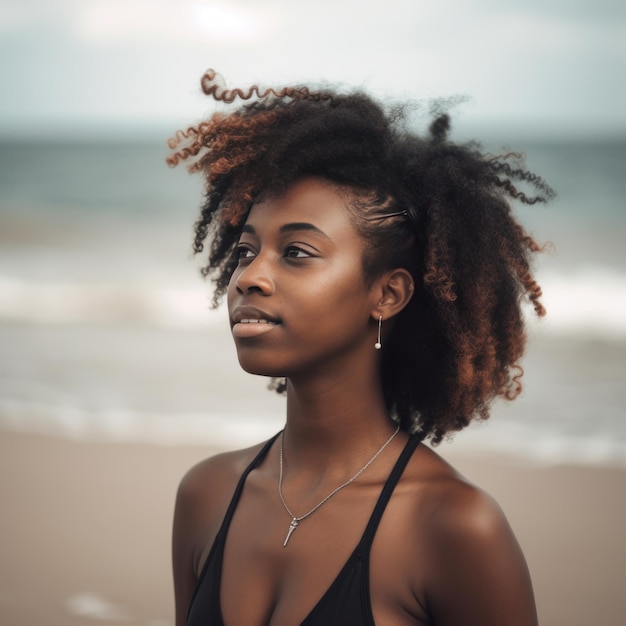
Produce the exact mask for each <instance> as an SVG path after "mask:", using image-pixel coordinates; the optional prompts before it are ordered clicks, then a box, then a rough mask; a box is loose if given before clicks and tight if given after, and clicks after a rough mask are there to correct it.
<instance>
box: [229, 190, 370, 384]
mask: <svg viewBox="0 0 626 626" xmlns="http://www.w3.org/2000/svg"><path fill="white" fill-rule="evenodd" d="M363 251H364V242H363V240H362V238H361V236H360V235H359V234H358V233H357V232H356V230H355V229H354V227H353V225H352V223H351V221H350V214H349V210H348V208H347V207H346V204H345V200H344V199H343V198H342V197H341V196H340V195H339V194H338V193H337V191H336V188H335V187H333V185H332V184H331V183H329V182H328V181H325V180H323V179H318V178H306V179H303V180H300V181H298V182H297V183H295V184H294V185H293V186H291V187H290V188H289V189H288V190H287V191H286V192H285V193H284V194H282V195H281V196H278V197H274V198H268V199H266V200H264V201H262V202H259V203H257V204H255V205H254V206H253V207H252V209H251V211H250V214H249V216H248V219H247V221H246V223H245V225H244V227H243V232H242V235H241V239H240V242H239V249H238V256H239V265H238V266H237V268H236V269H235V272H234V273H233V275H232V277H231V280H230V284H229V287H228V308H229V312H230V320H231V328H232V333H233V337H234V339H235V344H236V346H237V354H238V357H239V362H240V363H241V366H242V367H243V369H245V370H246V371H248V372H250V373H253V374H261V375H265V376H287V377H290V378H292V379H293V378H294V377H296V376H300V375H306V374H307V373H315V372H316V371H320V372H325V373H328V374H331V375H332V372H334V371H341V368H342V367H350V364H351V363H354V361H351V359H355V358H356V359H360V358H364V357H365V356H366V355H369V357H370V358H372V355H373V353H374V348H373V345H374V342H375V340H376V339H375V333H376V322H375V320H373V318H372V316H371V314H372V311H373V310H374V308H375V306H376V301H377V298H376V296H375V290H374V289H373V288H371V287H368V286H367V285H366V282H365V279H364V276H363V269H362V258H363Z"/></svg>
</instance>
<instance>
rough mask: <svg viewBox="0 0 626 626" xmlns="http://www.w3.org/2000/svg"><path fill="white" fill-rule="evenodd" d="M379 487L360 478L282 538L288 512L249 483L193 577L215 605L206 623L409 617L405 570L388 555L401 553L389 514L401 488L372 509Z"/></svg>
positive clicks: (345, 624)
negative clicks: (202, 576)
mask: <svg viewBox="0 0 626 626" xmlns="http://www.w3.org/2000/svg"><path fill="white" fill-rule="evenodd" d="M379 491H380V490H379V489H378V490H377V489H368V487H367V485H362V486H360V487H356V488H355V489H354V490H353V491H352V493H347V494H342V495H341V497H339V494H338V497H337V498H336V500H335V502H332V505H331V503H330V502H329V503H328V506H326V505H325V506H323V507H320V509H319V510H317V511H316V512H315V513H314V514H312V515H311V516H309V517H307V518H305V519H304V520H302V521H301V522H300V523H299V524H298V526H297V528H296V529H295V530H293V529H292V531H291V535H290V538H289V542H288V544H287V546H284V542H285V538H286V536H287V534H288V533H289V527H290V522H291V517H290V516H289V514H288V513H287V512H286V511H285V510H284V507H283V506H282V504H281V502H280V500H279V499H278V497H276V498H273V497H272V496H271V494H268V493H266V492H264V491H263V490H262V489H259V490H258V493H256V492H257V488H256V487H255V485H254V483H253V482H252V483H251V485H250V488H249V489H247V490H246V491H245V492H244V494H243V497H242V498H241V500H240V501H239V502H238V504H237V508H236V509H235V511H234V514H233V516H232V519H231V520H230V523H229V524H228V527H227V528H226V529H225V530H226V532H222V536H221V537H218V541H217V542H216V546H214V550H213V552H212V554H211V559H212V560H213V562H212V563H209V566H210V567H209V568H207V569H208V570H209V580H208V581H203V582H204V584H203V586H204V589H203V590H202V595H203V597H204V598H205V599H206V598H209V597H210V598H212V600H211V603H212V605H213V606H212V607H210V610H215V608H216V606H217V610H215V612H214V619H215V624H218V625H221V624H227V625H229V626H230V625H232V624H236V625H238V626H282V625H289V626H293V625H294V624H302V625H303V626H317V624H324V626H329V625H330V624H342V626H350V624H352V623H354V624H358V625H360V626H361V625H369V626H373V625H374V624H394V625H397V626H403V625H404V624H407V625H408V624H414V623H415V622H414V621H411V620H408V619H407V618H408V613H407V611H406V610H405V608H404V607H405V605H406V606H408V605H409V604H410V603H411V602H412V594H411V585H410V582H409V576H407V575H406V574H407V573H406V572H404V573H402V571H401V570H403V569H404V567H405V565H404V564H403V563H401V562H400V559H399V558H396V557H397V556H398V555H399V554H403V552H404V549H403V548H404V547H403V546H402V545H400V543H399V542H398V541H397V539H398V537H397V528H398V524H397V523H394V522H398V516H402V515H403V512H402V509H403V506H402V496H401V495H399V496H398V497H397V498H393V499H392V501H391V502H390V503H389V504H387V506H385V507H381V508H380V509H379V510H376V503H377V498H378V495H379ZM373 511H374V513H373ZM294 512H295V513H296V514H297V513H298V511H294ZM394 555H395V556H394ZM372 563H373V564H374V567H373V568H372V567H371V564H372ZM198 595H200V594H198ZM340 616H341V618H340ZM329 620H330V621H329ZM337 620H339V621H337ZM350 620H354V621H350ZM203 623H204V624H206V623H207V622H206V621H204V622H203ZM208 623H213V622H211V621H209V622H208ZM190 624H191V622H190Z"/></svg>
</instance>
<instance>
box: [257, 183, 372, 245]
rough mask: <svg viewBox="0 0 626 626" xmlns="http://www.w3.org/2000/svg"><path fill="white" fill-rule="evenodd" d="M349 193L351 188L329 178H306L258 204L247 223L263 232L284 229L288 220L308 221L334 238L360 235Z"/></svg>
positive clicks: (291, 221) (293, 221)
mask: <svg viewBox="0 0 626 626" xmlns="http://www.w3.org/2000/svg"><path fill="white" fill-rule="evenodd" d="M348 195H349V192H348V191H347V190H343V189H341V188H339V187H338V186H337V185H334V184H333V183H331V182H330V181H327V180H325V179H322V178H304V179H302V180H299V181H297V182H296V183H294V184H293V185H291V186H290V187H289V188H288V189H287V190H286V191H285V192H283V193H281V194H279V195H269V196H268V197H265V198H263V199H262V200H261V201H259V202H257V203H255V204H254V205H253V206H252V209H251V210H250V213H249V215H248V218H247V220H246V224H249V225H251V226H253V227H254V229H255V231H259V230H260V229H261V230H262V229H270V230H271V229H273V228H280V227H281V226H283V225H284V224H288V223H296V222H297V223H306V224H311V225H313V226H315V227H316V228H317V229H319V230H321V231H322V232H324V233H325V234H326V235H327V236H328V237H329V238H331V239H336V238H338V237H358V234H357V232H356V230H355V228H354V226H353V224H352V219H351V212H350V209H349V205H348ZM358 238H359V239H360V237H358Z"/></svg>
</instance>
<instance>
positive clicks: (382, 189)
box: [167, 70, 554, 444]
mask: <svg viewBox="0 0 626 626" xmlns="http://www.w3.org/2000/svg"><path fill="white" fill-rule="evenodd" d="M201 84H202V89H203V91H204V93H205V94H207V95H208V96H211V97H212V98H213V99H214V100H216V101H219V102H221V103H224V104H226V105H229V104H232V103H233V102H234V101H236V100H237V99H239V100H241V101H243V102H242V104H240V105H239V106H237V107H235V108H234V110H230V111H229V110H228V107H226V106H225V107H222V109H223V110H220V111H218V112H216V113H214V114H213V115H212V116H211V117H210V119H208V120H207V121H203V122H200V123H199V124H197V125H196V126H192V127H190V128H188V129H187V130H186V131H178V133H177V134H176V136H175V137H174V138H172V139H170V141H169V146H170V148H171V149H172V150H173V151H174V152H173V153H172V154H171V155H170V156H169V157H168V159H167V162H168V164H169V165H171V166H174V165H176V164H178V163H179V162H180V161H188V162H189V169H190V171H193V172H202V174H203V175H204V177H205V181H206V191H205V201H204V204H203V206H202V210H201V215H200V218H199V219H198V221H197V222H196V224H195V239H194V246H193V247H194V251H195V252H196V253H199V252H202V251H203V250H204V246H205V241H206V239H207V238H209V239H210V248H209V252H208V263H207V264H206V266H205V267H204V268H203V269H202V270H201V271H202V274H203V276H205V277H209V278H211V279H212V280H213V281H214V283H215V290H214V299H213V301H214V305H217V304H218V303H219V301H220V299H221V298H222V296H223V295H224V293H225V291H226V289H227V286H228V282H229V279H230V276H231V274H232V272H233V270H234V268H235V266H236V264H237V259H236V254H235V250H236V247H237V243H238V240H239V235H240V231H241V227H242V225H243V223H244V222H245V220H246V217H247V214H248V212H249V211H250V208H251V206H252V204H253V203H254V202H255V199H258V198H259V197H260V195H261V194H267V193H271V194H276V193H281V191H284V190H286V189H287V188H288V187H289V186H290V185H291V184H293V183H294V182H295V181H297V180H298V179H300V178H303V177H305V176H318V177H323V178H325V179H327V180H329V181H332V182H333V183H335V184H336V185H337V186H338V188H340V189H342V190H343V191H344V193H345V194H346V198H347V200H348V204H349V207H350V211H351V216H352V219H353V223H354V225H355V227H356V229H357V230H358V231H359V232H360V234H361V235H362V237H363V238H364V240H365V242H366V252H365V255H364V258H363V271H364V276H365V279H366V280H371V279H372V278H374V277H376V276H377V275H378V274H379V272H382V271H384V270H387V269H391V268H393V267H404V268H406V269H407V270H409V271H410V272H411V274H412V275H413V278H414V280H415V294H414V297H413V298H412V300H411V302H410V303H409V304H408V306H407V307H406V308H405V309H404V310H403V311H402V312H401V313H400V314H399V315H398V316H397V318H396V322H395V324H394V326H393V330H392V331H391V334H390V336H389V337H388V338H387V340H386V344H385V350H384V353H383V355H382V359H383V361H382V384H383V390H384V394H385V400H386V403H387V407H388V409H389V411H390V413H391V414H392V415H393V416H394V418H395V419H396V420H398V421H399V423H400V426H401V427H402V428H403V429H404V430H407V431H415V430H420V431H422V432H423V433H424V435H425V436H427V437H430V438H431V440H432V442H433V443H434V444H436V443H439V442H440V441H441V439H442V438H443V437H444V436H445V435H446V434H447V433H451V432H453V431H457V430H461V429H462V428H464V427H465V426H467V425H468V424H469V422H470V421H471V420H472V419H486V418H487V417H488V416H489V407H490V404H491V402H492V400H493V399H494V398H495V397H497V396H502V397H505V398H507V399H513V398H515V397H516V396H517V395H518V394H519V393H520V391H521V382H520V379H521V376H522V373H523V370H522V368H521V367H520V365H519V360H520V358H521V356H522V354H523V351H524V347H525V342H526V337H525V331H524V321H523V315H522V308H521V304H522V301H523V300H524V299H527V300H529V301H530V303H531V304H532V306H533V307H534V310H535V311H536V313H537V315H539V316H542V315H544V314H545V310H544V307H543V306H542V304H541V302H540V296H541V289H540V287H539V285H538V284H537V282H536V281H535V279H534V278H533V275H532V272H531V269H530V257H531V253H534V252H538V251H539V250H540V247H539V245H538V244H537V243H536V242H535V241H534V239H533V238H532V237H531V236H530V235H528V234H527V233H526V231H525V230H524V228H523V227H522V226H521V225H520V224H519V223H518V222H517V221H516V220H515V218H514V217H513V215H512V213H511V204H512V203H513V202H514V201H518V202H521V203H524V204H534V203H536V202H546V201H547V200H548V199H550V198H551V197H552V196H553V195H554V193H553V191H552V190H551V189H550V187H549V186H548V185H547V184H546V183H545V182H544V181H543V180H542V179H541V178H539V177H538V176H536V175H534V174H532V173H530V172H528V171H527V170H526V169H525V168H524V165H523V155H520V154H518V153H507V154H503V155H500V156H493V155H490V154H486V153H485V152H484V151H483V150H482V148H481V146H480V144H478V143H476V142H470V143H465V144H458V143H453V142H451V141H450V140H449V139H448V131H449V126H450V120H449V117H448V116H447V115H446V114H439V115H438V116H436V117H435V119H434V120H433V121H432V123H431V125H430V128H429V132H428V134H426V135H424V136H421V135H418V134H416V133H414V132H412V131H411V130H410V129H409V128H408V123H407V120H406V115H405V108H403V107H402V106H394V107H388V108H385V107H384V106H382V105H381V104H379V103H377V102H376V101H374V100H373V99H372V98H371V97H370V96H368V95H366V94H364V93H361V92H354V93H346V94H344V93H338V92H336V91H333V90H331V89H320V90H314V89H310V88H308V87H304V86H298V87H285V88H282V89H273V88H269V89H264V90H261V89H260V88H259V87H258V86H256V85H255V86H253V87H251V88H249V89H248V90H246V91H243V90H241V89H232V90H227V89H225V88H224V85H223V81H222V79H221V77H220V76H219V75H218V74H216V72H214V71H213V70H209V71H208V72H206V74H205V75H204V76H203V77H202V83H201ZM519 184H524V185H525V186H526V187H527V188H530V189H533V190H534V191H533V193H534V195H532V194H530V193H525V192H524V191H522V190H521V189H519V187H518V185H519ZM274 387H275V388H276V387H277V388H278V390H279V391H281V390H284V384H278V385H275V386H274Z"/></svg>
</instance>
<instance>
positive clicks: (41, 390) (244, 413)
mask: <svg viewBox="0 0 626 626" xmlns="http://www.w3.org/2000/svg"><path fill="white" fill-rule="evenodd" d="M514 147H515V148H516V149H521V150H523V151H525V152H526V154H527V163H528V166H529V168H530V169H532V170H534V171H536V172H537V173H539V174H540V175H542V176H543V177H544V178H545V179H546V180H547V181H548V182H549V183H550V184H551V185H552V186H553V187H554V188H555V189H556V191H557V192H558V194H559V195H558V198H557V199H556V200H555V201H554V202H552V203H551V204H550V205H549V206H547V207H543V206H540V205H536V206H531V207H519V208H518V216H519V217H520V219H521V220H522V222H524V223H525V224H526V225H527V226H528V228H529V229H530V230H531V232H532V233H533V234H534V235H535V236H536V238H537V239H538V240H540V241H542V242H552V244H553V246H552V250H551V251H550V252H546V253H544V254H542V255H541V256H540V258H539V259H538V262H537V276H538V279H539V282H540V284H541V285H542V287H543V290H544V294H545V295H544V299H543V300H544V303H545V305H546V307H547V309H548V316H547V318H545V319H544V320H541V321H538V322H536V321H534V320H533V319H532V316H529V318H531V319H529V329H530V342H529V346H528V351H527V356H526V357H525V359H524V362H523V365H524V368H525V371H526V374H525V377H524V392H523V394H522V396H521V397H520V398H518V399H517V400H516V401H514V402H512V403H509V402H506V401H502V402H497V403H496V404H495V405H494V408H493V411H492V418H491V419H490V420H488V421H487V422H485V423H482V424H478V425H476V426H472V427H470V428H469V429H467V430H466V431H463V432H462V433H459V434H457V435H456V436H455V437H454V440H453V442H452V443H451V444H449V443H448V442H445V443H442V444H441V446H440V448H441V450H443V451H445V450H446V449H447V447H448V445H452V446H454V447H455V448H458V449H459V450H461V451H467V452H468V453H471V454H482V453H496V454H502V455H506V456H511V458H515V459H518V460H520V461H524V462H534V463H548V464H554V463H574V464H596V465H618V466H626V385H625V382H626V376H625V374H626V240H625V238H624V234H625V233H626V210H625V206H624V198H626V142H623V141H615V142H606V141H604V142H602V141H597V142H593V141H585V142H579V143H576V142H560V143H559V142H553V143H538V142H527V144H526V145H524V144H522V145H520V144H519V143H518V144H516V145H515V146H514ZM166 154H167V147H166V145H165V141H164V140H162V138H155V139H154V141H152V140H143V141H131V140H127V141H114V140H111V141H108V142H107V141H98V142H89V141H86V140H85V141H66V142H63V141H52V140H48V141H44V142H37V141H35V140H29V141H24V142H17V141H15V142H4V143H0V346H1V353H0V431H2V430H5V431H7V430H17V431H22V432H37V433H46V434H50V435H55V436H62V437H70V438H74V439H78V440H88V439H96V440H105V441H109V440H110V441H147V442H154V443H157V444H160V445H171V444H184V443H193V444H198V443H200V444H205V443H206V445H207V446H211V447H212V446H213V445H217V446H229V447H235V446H238V445H247V444H249V443H253V442H255V441H258V440H260V439H262V438H263V437H265V436H269V435H270V434H271V433H273V432H274V431H275V430H277V429H278V428H280V426H281V424H282V421H283V415H284V401H283V400H282V399H281V398H279V397H277V396H276V394H274V393H272V392H270V391H268V390H267V389H266V384H267V381H265V380H263V379H261V378H258V377H251V376H249V375H247V374H245V373H243V372H241V371H240V370H239V367H238V365H237V361H236V357H235V351H234V347H233V345H232V341H231V339H230V336H229V331H228V325H227V318H226V315H225V313H224V311H223V310H221V309H220V310H217V311H212V310H210V307H209V304H210V289H209V285H208V284H205V283H203V281H202V280H201V279H200V277H199V274H198V271H197V269H198V267H199V265H200V260H198V259H194V258H193V257H192V256H191V239H192V225H193V222H194V220H195V219H196V214H197V211H198V207H199V204H200V200H201V192H202V183H201V180H200V178H199V177H198V176H189V175H188V174H187V173H186V171H185V170H184V168H182V167H181V168H179V169H175V170H171V169H169V168H167V166H166V165H165V163H164V158H165V156H166ZM0 436H1V434H0Z"/></svg>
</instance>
